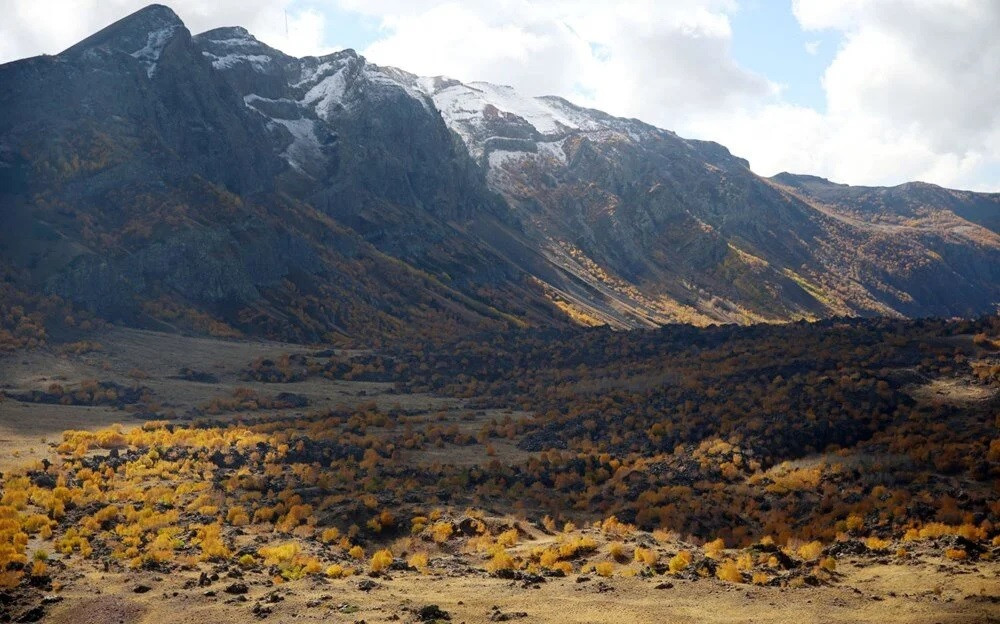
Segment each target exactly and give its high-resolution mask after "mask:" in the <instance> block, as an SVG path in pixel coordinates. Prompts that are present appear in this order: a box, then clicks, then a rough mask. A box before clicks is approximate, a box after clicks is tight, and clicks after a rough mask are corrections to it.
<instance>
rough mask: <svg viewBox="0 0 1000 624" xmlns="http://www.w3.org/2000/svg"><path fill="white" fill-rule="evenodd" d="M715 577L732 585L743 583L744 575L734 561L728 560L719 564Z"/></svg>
mask: <svg viewBox="0 0 1000 624" xmlns="http://www.w3.org/2000/svg"><path fill="white" fill-rule="evenodd" d="M715 576H716V577H717V578H718V579H719V580H722V581H728V582H730V583H742V582H743V575H742V574H740V568H739V566H738V565H737V564H736V562H735V561H733V560H732V559H726V560H725V561H723V562H722V563H720V564H719V567H717V568H716V569H715Z"/></svg>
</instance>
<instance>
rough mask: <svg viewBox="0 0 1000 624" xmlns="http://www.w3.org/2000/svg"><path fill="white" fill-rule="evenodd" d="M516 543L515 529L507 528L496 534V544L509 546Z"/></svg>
mask: <svg viewBox="0 0 1000 624" xmlns="http://www.w3.org/2000/svg"><path fill="white" fill-rule="evenodd" d="M516 543H517V529H509V530H507V531H504V532H503V533H501V534H500V535H498V536H497V544H500V545H501V546H505V547H509V546H513V545H514V544H516Z"/></svg>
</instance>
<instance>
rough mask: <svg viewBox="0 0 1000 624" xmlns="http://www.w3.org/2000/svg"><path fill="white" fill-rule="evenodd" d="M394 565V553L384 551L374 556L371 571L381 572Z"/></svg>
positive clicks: (387, 550)
mask: <svg viewBox="0 0 1000 624" xmlns="http://www.w3.org/2000/svg"><path fill="white" fill-rule="evenodd" d="M390 565H392V551H390V550H389V549H383V550H380V551H378V552H376V553H375V554H374V555H372V560H371V571H372V572H381V571H382V570H385V569H386V568H388V567H389V566H390Z"/></svg>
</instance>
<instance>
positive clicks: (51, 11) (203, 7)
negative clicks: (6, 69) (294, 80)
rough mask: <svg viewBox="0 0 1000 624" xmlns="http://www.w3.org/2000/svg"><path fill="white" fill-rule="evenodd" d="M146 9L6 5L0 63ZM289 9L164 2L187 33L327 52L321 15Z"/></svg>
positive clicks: (55, 49)
mask: <svg viewBox="0 0 1000 624" xmlns="http://www.w3.org/2000/svg"><path fill="white" fill-rule="evenodd" d="M148 4H149V2H148V0H6V1H5V2H4V6H3V14H2V18H3V19H2V20H0V63H5V62H8V61H13V60H15V59H19V58H24V57H27V56H35V55H38V54H57V53H59V52H61V51H63V50H65V49H66V48H68V47H69V46H71V45H73V44H74V43H76V42H77V41H80V40H81V39H83V38H85V37H87V36H89V35H91V34H93V33H94V32H96V31H98V30H100V29H101V28H104V27H105V26H107V25H108V24H110V23H112V22H114V21H116V20H118V19H121V18H122V17H124V16H126V15H128V14H129V13H132V12H134V11H138V10H139V9H141V8H143V7H144V6H147V5H148ZM290 5H291V0H212V1H211V2H205V1H204V0H174V1H171V2H170V3H169V6H170V8H172V9H173V10H174V12H176V13H177V14H178V15H179V16H180V18H181V19H182V20H184V23H185V25H186V26H187V27H188V29H189V30H190V31H191V32H192V33H193V34H198V33H200V32H204V31H206V30H210V29H212V28H218V27H220V26H244V27H245V28H247V29H248V30H249V31H250V32H252V33H254V34H255V35H256V36H257V37H258V38H259V39H260V40H261V41H264V42H266V43H268V44H269V45H272V46H274V47H276V48H278V49H280V50H283V51H284V52H287V53H288V54H294V55H305V54H321V53H323V52H325V51H332V49H331V48H330V47H329V46H328V45H326V42H324V41H323V35H324V24H325V19H326V18H325V16H324V14H323V13H322V12H320V11H318V10H316V9H314V8H290ZM286 8H288V36H286V34H285V10H286Z"/></svg>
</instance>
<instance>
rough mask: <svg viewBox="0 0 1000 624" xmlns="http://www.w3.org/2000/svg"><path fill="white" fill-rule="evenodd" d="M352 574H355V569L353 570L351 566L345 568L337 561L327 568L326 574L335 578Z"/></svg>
mask: <svg viewBox="0 0 1000 624" xmlns="http://www.w3.org/2000/svg"><path fill="white" fill-rule="evenodd" d="M352 574H354V570H352V569H351V568H345V567H344V566H342V565H340V564H337V563H335V564H333V565H331V566H330V567H328V568H327V569H326V575H327V576H329V577H330V578H335V579H336V578H344V577H347V576H351V575H352Z"/></svg>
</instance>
